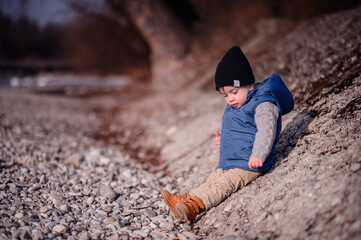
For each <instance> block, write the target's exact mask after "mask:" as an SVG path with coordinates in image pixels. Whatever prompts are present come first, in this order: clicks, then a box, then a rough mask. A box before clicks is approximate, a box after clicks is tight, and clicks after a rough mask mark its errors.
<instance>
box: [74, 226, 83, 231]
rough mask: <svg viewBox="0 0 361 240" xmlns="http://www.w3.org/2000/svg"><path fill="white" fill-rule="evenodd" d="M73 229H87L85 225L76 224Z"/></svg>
mask: <svg viewBox="0 0 361 240" xmlns="http://www.w3.org/2000/svg"><path fill="white" fill-rule="evenodd" d="M73 229H74V230H75V231H77V232H81V231H83V230H84V229H85V227H84V226H83V225H75V226H74V227H73Z"/></svg>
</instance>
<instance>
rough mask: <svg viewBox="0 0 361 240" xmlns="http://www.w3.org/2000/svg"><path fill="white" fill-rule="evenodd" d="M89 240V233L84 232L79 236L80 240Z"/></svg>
mask: <svg viewBox="0 0 361 240" xmlns="http://www.w3.org/2000/svg"><path fill="white" fill-rule="evenodd" d="M88 239H89V233H88V232H83V233H81V234H80V235H79V240H88Z"/></svg>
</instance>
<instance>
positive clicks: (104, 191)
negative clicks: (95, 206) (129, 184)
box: [99, 185, 118, 201]
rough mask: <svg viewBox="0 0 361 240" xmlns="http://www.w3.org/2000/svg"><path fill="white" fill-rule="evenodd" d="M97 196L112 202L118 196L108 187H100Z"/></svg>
mask: <svg viewBox="0 0 361 240" xmlns="http://www.w3.org/2000/svg"><path fill="white" fill-rule="evenodd" d="M99 195H100V196H102V197H105V198H107V199H109V200H110V201H114V200H115V199H116V198H117V197H118V194H117V193H116V192H114V190H113V189H112V188H111V187H110V186H109V185H102V186H101V187H100V189H99Z"/></svg>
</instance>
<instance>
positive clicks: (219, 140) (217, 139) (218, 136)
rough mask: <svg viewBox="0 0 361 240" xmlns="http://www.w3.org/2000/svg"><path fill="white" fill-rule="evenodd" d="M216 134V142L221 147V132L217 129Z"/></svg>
mask: <svg viewBox="0 0 361 240" xmlns="http://www.w3.org/2000/svg"><path fill="white" fill-rule="evenodd" d="M214 134H215V135H216V138H215V139H214V142H215V143H216V146H217V148H218V149H220V148H221V134H220V133H219V132H217V131H215V132H214Z"/></svg>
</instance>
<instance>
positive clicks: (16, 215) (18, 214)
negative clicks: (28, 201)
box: [15, 212, 24, 219]
mask: <svg viewBox="0 0 361 240" xmlns="http://www.w3.org/2000/svg"><path fill="white" fill-rule="evenodd" d="M23 217H24V214H23V213H21V212H19V213H17V214H15V218H17V219H19V218H23Z"/></svg>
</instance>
